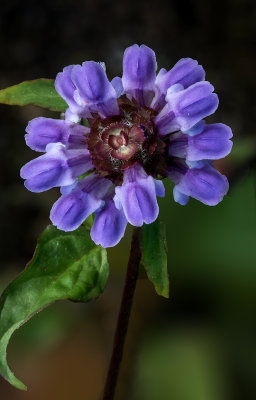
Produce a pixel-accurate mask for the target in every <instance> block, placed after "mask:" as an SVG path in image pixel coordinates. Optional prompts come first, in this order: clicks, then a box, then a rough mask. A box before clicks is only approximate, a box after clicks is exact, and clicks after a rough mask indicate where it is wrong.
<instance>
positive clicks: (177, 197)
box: [173, 186, 189, 206]
mask: <svg viewBox="0 0 256 400" xmlns="http://www.w3.org/2000/svg"><path fill="white" fill-rule="evenodd" d="M173 198H174V201H176V203H179V204H180V205H181V206H185V205H186V204H188V201H189V196H187V195H186V194H183V193H181V192H179V190H178V189H177V186H174V188H173Z"/></svg>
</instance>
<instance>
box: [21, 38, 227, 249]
mask: <svg viewBox="0 0 256 400" xmlns="http://www.w3.org/2000/svg"><path fill="white" fill-rule="evenodd" d="M156 69H157V63H156V57H155V53H154V52H153V50H152V49H150V48H149V47H147V46H145V45H142V46H138V45H133V46H131V47H129V48H128V49H126V50H125V53H124V60H123V74H122V77H118V76H117V77H115V78H114V79H112V80H111V81H109V80H108V78H107V75H106V69H105V66H104V64H103V63H97V62H95V61H86V62H84V63H83V64H82V65H70V66H68V67H65V68H64V69H63V72H60V73H59V74H58V75H57V78H56V81H55V88H56V90H57V92H58V93H59V94H60V96H62V97H63V98H64V100H65V101H66V102H67V104H68V109H67V110H66V113H65V120H60V119H59V120H58V119H50V118H35V119H34V120H32V121H30V123H29V124H28V127H27V129H26V131H27V134H26V136H25V138H26V143H27V145H28V146H30V147H31V148H32V149H33V150H36V151H39V152H45V154H43V155H41V156H39V157H38V158H36V159H35V160H32V161H30V162H29V163H28V164H26V165H25V166H24V167H23V168H22V169H21V176H22V177H23V178H24V179H25V180H26V181H25V185H26V187H27V188H28V189H29V190H31V191H34V192H41V191H43V190H48V189H50V188H51V187H56V186H57V187H60V192H61V197H60V198H59V199H58V200H57V201H56V203H55V204H54V205H53V207H52V210H51V213H50V218H51V220H52V222H53V224H54V225H56V226H57V227H58V228H59V229H62V230H64V231H70V230H74V229H77V228H78V227H79V226H80V225H81V224H82V223H83V221H84V220H85V219H86V218H87V217H88V216H89V215H90V214H92V213H94V223H93V226H92V229H91V237H92V240H94V242H95V243H96V244H98V245H101V246H103V247H111V246H115V245H116V244H117V243H118V242H119V241H120V239H121V238H122V237H123V235H124V233H125V229H126V225H127V223H130V224H132V225H134V226H141V225H143V224H144V223H145V224H150V223H152V222H153V221H155V219H156V218H157V217H158V213H159V208H158V203H157V196H160V197H164V195H165V189H164V185H163V179H164V178H169V179H171V180H172V181H173V182H174V184H175V186H174V191H173V196H174V200H175V201H176V202H178V203H180V204H182V205H185V204H186V203H187V202H188V200H189V197H193V198H195V199H197V200H199V201H201V202H202V203H204V204H207V205H211V206H212V205H216V204H218V203H219V202H220V201H221V200H222V198H223V196H224V195H225V194H226V193H227V191H228V181H227V178H226V177H225V176H223V175H221V174H220V173H219V172H218V171H217V170H216V169H215V168H214V166H213V164H212V161H213V160H216V159H219V158H222V157H225V156H226V155H227V154H228V153H229V152H230V150H231V147H232V143H231V141H230V139H231V137H232V132H231V129H230V128H229V127H228V126H226V125H224V124H220V123H215V124H207V123H206V121H205V118H206V117H207V116H209V115H211V114H213V113H214V112H215V110H216V109H217V107H218V97H217V95H216V94H215V93H214V87H213V86H212V85H211V84H210V83H209V82H207V81H205V72H204V70H203V67H202V66H201V65H199V64H198V62H197V61H196V60H193V59H191V58H183V59H181V60H180V61H178V62H177V63H176V64H175V66H174V67H173V68H171V69H170V70H169V71H168V70H166V69H164V68H163V69H161V70H160V71H159V72H158V74H157V73H156ZM85 121H86V125H88V127H85V126H84V125H85V124H84V122H85ZM84 174H87V175H86V176H84Z"/></svg>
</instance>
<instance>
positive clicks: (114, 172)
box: [87, 99, 164, 183]
mask: <svg viewBox="0 0 256 400" xmlns="http://www.w3.org/2000/svg"><path fill="white" fill-rule="evenodd" d="M119 107H120V110H121V114H120V115H119V116H114V117H108V118H105V119H102V118H100V117H99V116H98V115H97V116H95V118H93V119H90V120H89V122H90V125H91V130H90V134H89V135H88V138H87V143H88V149H89V151H90V154H91V157H92V162H93V164H94V166H95V168H96V170H97V172H98V174H99V175H100V176H104V177H107V178H109V179H111V180H112V181H114V182H115V183H117V182H120V181H122V175H123V172H124V170H125V169H127V168H129V167H131V166H132V165H134V164H135V163H136V162H139V163H140V164H141V165H143V166H144V168H147V167H149V165H150V163H152V161H153V160H154V159H155V157H156V155H157V154H158V155H160V154H161V153H162V152H163V149H164V144H163V142H162V141H161V140H160V139H159V138H158V135H157V131H156V128H155V125H154V123H153V120H152V119H153V117H154V116H155V115H156V112H155V111H154V110H152V109H150V108H147V107H140V106H138V105H137V104H136V103H135V102H130V101H129V100H127V99H125V101H122V100H120V103H119Z"/></svg>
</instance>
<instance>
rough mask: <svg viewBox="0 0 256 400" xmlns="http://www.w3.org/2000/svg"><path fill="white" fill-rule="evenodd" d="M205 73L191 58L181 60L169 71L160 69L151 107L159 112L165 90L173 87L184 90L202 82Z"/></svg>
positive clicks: (163, 100)
mask: <svg viewBox="0 0 256 400" xmlns="http://www.w3.org/2000/svg"><path fill="white" fill-rule="evenodd" d="M204 78H205V72H204V70H203V67H202V66H201V65H198V62H197V61H196V60H193V59H192V58H182V59H181V60H179V61H178V62H177V63H176V64H175V65H174V67H173V68H172V69H171V70H170V71H168V72H167V71H166V70H165V69H161V70H160V71H159V73H158V75H157V77H156V82H155V83H156V89H157V90H156V96H155V98H154V100H153V102H152V105H151V107H152V108H154V109H155V110H160V109H161V108H163V106H164V105H165V96H166V94H167V90H168V89H169V88H170V87H171V86H173V85H177V84H179V85H182V87H183V88H184V89H186V88H187V87H189V86H191V85H192V84H194V83H196V82H199V81H202V80H204Z"/></svg>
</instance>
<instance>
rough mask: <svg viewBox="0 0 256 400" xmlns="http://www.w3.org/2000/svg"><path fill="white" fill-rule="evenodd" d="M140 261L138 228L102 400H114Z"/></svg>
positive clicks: (131, 251) (131, 252) (133, 240)
mask: <svg viewBox="0 0 256 400" xmlns="http://www.w3.org/2000/svg"><path fill="white" fill-rule="evenodd" d="M140 259H141V249H140V228H134V231H133V236H132V243H131V250H130V257H129V262H128V266H127V272H126V279H125V284H124V290H123V296H122V302H121V307H120V311H119V316H118V321H117V326H116V332H115V338H114V345H113V350H112V356H111V360H110V364H109V369H108V374H107V379H106V384H105V390H104V395H103V400H113V399H114V395H115V388H116V383H117V378H118V373H119V369H120V364H121V361H122V356H123V349H124V342H125V336H126V333H127V328H128V322H129V317H130V313H131V308H132V301H133V295H134V292H135V287H136V281H137V277H138V270H139V265H140Z"/></svg>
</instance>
